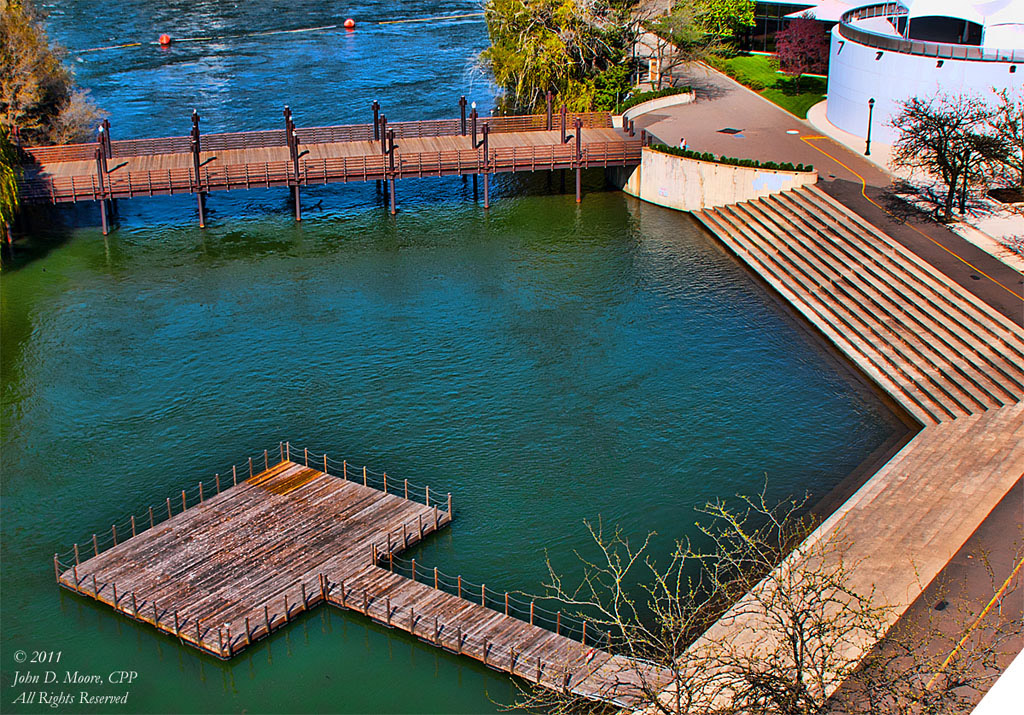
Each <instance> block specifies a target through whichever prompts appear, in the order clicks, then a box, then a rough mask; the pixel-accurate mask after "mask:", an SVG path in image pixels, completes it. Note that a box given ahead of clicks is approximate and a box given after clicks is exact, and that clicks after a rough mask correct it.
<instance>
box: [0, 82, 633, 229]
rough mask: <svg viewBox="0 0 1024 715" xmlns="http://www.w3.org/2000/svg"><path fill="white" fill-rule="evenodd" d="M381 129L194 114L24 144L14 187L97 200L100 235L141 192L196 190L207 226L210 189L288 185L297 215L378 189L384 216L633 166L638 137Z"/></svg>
mask: <svg viewBox="0 0 1024 715" xmlns="http://www.w3.org/2000/svg"><path fill="white" fill-rule="evenodd" d="M460 107H461V110H462V111H461V116H460V117H459V118H456V119H440V120H427V121H410V122H389V121H388V119H387V117H386V116H385V115H382V114H380V113H379V107H378V105H377V104H376V103H374V106H373V112H374V119H373V122H372V123H369V124H350V125H340V126H327V127H299V126H297V125H296V124H295V123H294V121H293V119H292V115H291V111H290V110H289V109H288V108H287V107H286V108H285V111H284V122H283V124H284V126H283V127H281V128H280V129H272V130H266V131H245V132H229V133H219V134H202V133H201V132H200V130H199V116H198V115H197V114H196V113H193V115H192V131H191V133H190V134H189V135H188V136H178V137H163V138H156V139H121V140H114V139H112V138H111V134H110V125H109V122H105V123H104V125H103V130H102V131H100V132H99V138H98V141H96V142H91V143H83V144H69V145H64V146H47V147H29V148H25V149H24V152H25V155H26V156H27V158H28V163H26V164H25V165H24V166H23V167H22V168H23V172H22V177H21V180H20V185H19V189H20V192H21V196H22V199H23V200H24V201H26V202H37V203H51V204H59V203H67V202H72V203H75V202H80V201H96V202H99V204H100V210H101V218H102V222H103V230H104V232H106V231H107V229H108V222H107V214H108V210H109V207H108V205H107V204H108V202H110V201H113V200H117V199H130V198H136V197H140V196H160V195H173V194H194V195H196V196H197V197H198V214H199V223H200V225H201V226H203V225H205V203H204V202H205V196H206V194H208V193H210V192H214V191H233V190H239V189H253V188H270V187H289V188H290V189H291V191H292V194H293V198H294V204H295V217H296V219H301V218H302V210H301V201H300V193H299V190H300V187H304V186H313V185H319V184H332V183H339V182H340V183H347V182H354V181H383V182H386V185H387V188H388V193H389V197H390V202H389V203H390V208H391V212H392V213H394V212H395V210H396V205H397V201H396V191H395V188H396V187H395V182H396V181H397V180H399V179H408V178H414V177H415V178H420V177H437V176H467V175H472V176H474V177H476V176H481V177H482V178H483V180H484V181H483V183H484V186H483V189H484V206H485V207H487V206H488V205H489V203H490V195H489V194H490V191H489V189H490V186H489V176H490V175H491V174H496V173H508V172H527V171H529V172H533V171H554V170H575V171H576V198H577V200H580V199H581V198H582V194H581V182H580V173H581V172H582V171H583V170H584V169H592V168H599V167H600V168H607V167H621V166H636V165H639V163H640V156H641V145H642V138H637V137H634V136H633V134H634V132H632V131H624V130H621V129H614V128H613V127H612V118H611V115H610V114H609V113H608V112H590V113H583V114H575V113H569V112H566V111H565V108H564V107H563V108H562V109H561V111H559V112H553V111H552V109H551V106H550V103H549V106H548V111H547V113H546V114H538V115H528V116H498V117H478V116H477V115H476V109H475V108H474V109H473V110H472V112H471V113H470V115H469V116H467V115H466V112H465V109H466V107H465V98H462V100H460Z"/></svg>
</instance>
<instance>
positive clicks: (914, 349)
mask: <svg viewBox="0 0 1024 715" xmlns="http://www.w3.org/2000/svg"><path fill="white" fill-rule="evenodd" d="M755 206H756V207H757V211H756V212H755V211H754V210H753V209H754V207H755ZM737 208H739V209H745V210H746V211H747V213H748V214H749V215H750V217H751V219H752V220H754V221H758V222H759V223H761V225H762V226H764V228H765V229H766V232H767V233H766V235H767V236H768V240H769V241H771V242H772V243H773V244H774V245H775V246H776V247H777V248H778V249H779V250H780V251H784V252H786V253H787V254H788V255H789V257H790V259H791V260H799V261H800V262H801V265H802V267H803V269H804V270H805V271H807V272H808V274H809V275H810V276H811V278H812V279H814V280H817V281H818V282H819V283H820V284H821V285H822V286H823V288H825V290H828V291H829V292H831V294H832V295H833V296H834V300H835V301H836V302H837V303H838V304H841V305H847V306H850V309H851V310H853V311H855V312H856V313H857V314H858V315H860V316H862V317H863V319H864V321H865V322H866V323H867V324H868V325H869V327H870V328H871V330H872V333H873V335H874V338H875V339H876V340H877V341H879V342H880V343H884V344H885V345H886V346H887V347H886V350H887V351H888V352H889V353H890V354H891V355H892V361H893V363H894V364H895V365H897V366H899V367H900V368H902V369H903V371H904V372H905V373H907V374H909V375H913V374H914V373H915V371H917V372H918V373H919V374H920V375H923V376H924V379H925V380H927V384H925V383H923V382H921V381H920V380H918V383H919V384H920V385H921V387H922V389H926V390H928V391H929V392H930V393H933V394H934V395H935V396H936V398H937V399H942V400H943V401H944V402H945V404H947V405H948V406H950V407H951V408H954V411H955V408H959V409H960V410H961V411H962V414H970V413H971V412H973V411H975V410H977V409H986V408H987V407H989V406H995V405H997V404H998V403H997V402H994V401H992V402H990V401H989V400H988V399H985V398H984V397H983V396H979V394H980V393H976V392H974V391H972V390H971V389H964V387H963V386H962V385H961V384H960V380H959V379H958V376H956V375H955V374H954V373H955V370H954V369H953V368H952V367H951V366H949V365H948V363H947V361H945V360H944V359H942V358H941V357H939V356H938V355H937V354H936V353H935V352H934V351H933V350H931V348H929V347H928V346H927V345H926V344H925V343H924V342H923V341H922V340H921V339H920V337H919V336H918V335H916V334H915V333H913V332H912V331H908V330H899V329H898V326H899V324H900V318H899V316H895V315H893V314H892V312H891V311H889V310H887V308H886V306H885V305H884V303H883V302H882V301H880V300H879V299H878V298H876V296H875V295H872V293H871V292H869V291H866V290H864V288H863V286H862V285H860V283H859V281H858V280H857V279H856V275H857V269H858V268H859V267H857V266H848V265H844V264H842V263H836V262H833V261H830V260H829V258H830V254H829V253H828V252H827V251H824V250H819V249H818V248H817V247H816V246H815V245H814V241H815V238H816V236H815V235H814V233H813V230H811V229H809V228H808V227H807V225H806V224H805V220H804V218H803V217H800V216H793V215H786V213H785V209H784V208H780V207H779V206H778V205H777V204H775V203H773V202H772V201H770V200H764V199H762V200H760V201H759V202H757V204H751V205H745V206H741V207H737ZM975 389H976V388H975ZM936 390H938V392H935V391H936Z"/></svg>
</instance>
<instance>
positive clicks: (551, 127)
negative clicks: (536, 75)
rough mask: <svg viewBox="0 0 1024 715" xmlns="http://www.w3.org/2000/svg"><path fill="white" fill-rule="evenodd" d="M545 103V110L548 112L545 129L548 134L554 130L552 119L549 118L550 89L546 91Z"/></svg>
mask: <svg viewBox="0 0 1024 715" xmlns="http://www.w3.org/2000/svg"><path fill="white" fill-rule="evenodd" d="M546 101H547V110H548V123H547V129H548V131H549V132H550V131H551V130H552V129H554V123H553V122H552V117H551V90H550V89H549V90H548V93H547V98H546Z"/></svg>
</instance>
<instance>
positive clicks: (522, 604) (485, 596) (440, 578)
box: [370, 527, 612, 648]
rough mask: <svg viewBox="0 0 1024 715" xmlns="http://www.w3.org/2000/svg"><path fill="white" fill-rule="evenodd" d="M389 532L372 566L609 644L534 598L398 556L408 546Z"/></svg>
mask: <svg viewBox="0 0 1024 715" xmlns="http://www.w3.org/2000/svg"><path fill="white" fill-rule="evenodd" d="M399 530H401V531H402V535H403V537H404V535H405V534H406V533H413V534H414V535H415V534H416V533H417V532H414V531H411V530H406V529H404V528H403V527H400V528H399ZM393 532H394V530H393ZM393 532H391V533H393ZM391 533H389V534H388V535H387V538H386V539H385V540H381V539H378V540H377V541H375V542H374V543H373V544H372V545H371V556H370V558H371V561H372V562H373V563H374V564H375V565H377V566H381V567H383V568H387V569H389V570H390V571H391V572H392V573H397V574H398V575H400V576H403V577H405V578H408V579H410V580H412V581H416V582H417V583H422V584H425V585H427V586H431V587H433V588H435V589H437V590H439V591H444V592H445V593H448V594H450V595H453V596H456V597H457V598H461V599H462V600H464V601H469V602H471V603H477V604H479V605H481V606H483V607H485V608H491V610H495V611H499V612H503V613H504V614H505V615H506V616H511V617H513V618H516V619H518V620H521V621H524V622H526V623H529V624H530V625H535V626H539V627H541V628H544V629H546V630H549V631H552V632H554V633H555V634H556V635H561V636H565V637H566V638H570V639H573V640H578V641H579V642H580V643H582V644H584V645H592V646H596V647H602V648H606V647H609V646H610V645H611V642H612V639H611V636H610V635H609V634H608V633H606V632H604V631H602V630H600V629H599V628H598V627H597V626H596V625H595V624H594V623H593V622H592V621H589V620H587V619H585V618H582V617H580V616H577V615H575V614H569V613H564V612H562V611H556V610H552V609H549V608H545V607H544V606H543V605H540V604H538V603H537V600H536V599H525V598H521V597H520V596H519V595H517V592H509V591H496V590H494V589H491V588H487V586H486V584H483V583H476V582H473V581H470V580H469V579H465V578H463V577H462V576H461V575H457V576H453V575H451V574H447V573H445V572H443V571H441V570H440V569H438V568H436V567H433V568H430V567H424V566H422V565H421V564H417V563H416V559H406V558H403V557H400V556H398V555H397V553H396V551H400V550H404V549H405V548H406V547H407V546H409V545H410V543H409V542H408V541H407V540H406V539H404V538H402V539H399V538H394V539H392V538H391ZM412 543H415V541H414V542H412Z"/></svg>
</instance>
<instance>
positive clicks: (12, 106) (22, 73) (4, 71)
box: [0, 0, 102, 144]
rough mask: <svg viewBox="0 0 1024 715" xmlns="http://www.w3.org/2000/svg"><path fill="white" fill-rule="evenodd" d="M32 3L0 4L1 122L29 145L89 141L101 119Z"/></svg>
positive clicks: (17, 0)
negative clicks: (75, 81)
mask: <svg viewBox="0 0 1024 715" xmlns="http://www.w3.org/2000/svg"><path fill="white" fill-rule="evenodd" d="M61 57H62V52H61V50H60V48H58V47H55V46H52V45H51V44H50V42H49V40H48V38H47V36H46V30H45V29H44V28H43V25H42V21H41V19H40V17H39V14H38V13H37V12H36V10H35V9H34V8H33V7H32V5H31V3H30V2H29V1H28V0H0V122H2V123H3V129H4V133H5V134H8V135H11V134H13V133H14V132H17V135H18V136H19V138H20V140H21V141H23V142H24V143H26V144H56V143H67V142H75V141H85V140H88V139H90V138H91V136H92V133H93V130H94V129H95V126H96V124H97V122H98V120H99V119H100V118H101V117H102V112H100V111H99V110H98V109H97V108H96V106H95V105H94V104H93V103H92V102H91V101H90V100H89V98H88V96H87V94H86V93H85V92H83V91H82V90H76V89H75V86H74V78H73V76H72V74H71V72H70V71H69V70H68V69H67V68H66V67H65V66H64V65H63V63H62V62H61Z"/></svg>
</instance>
